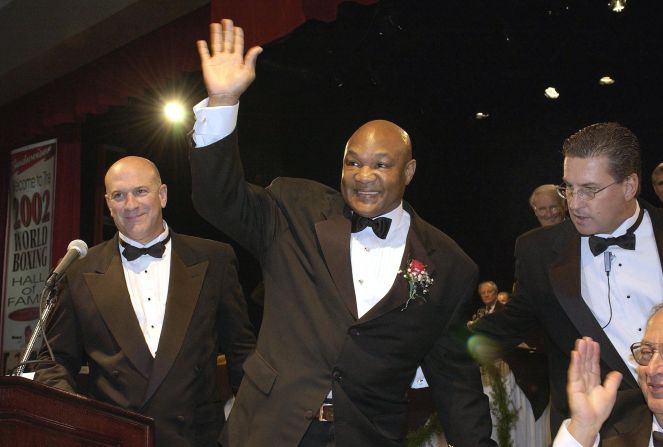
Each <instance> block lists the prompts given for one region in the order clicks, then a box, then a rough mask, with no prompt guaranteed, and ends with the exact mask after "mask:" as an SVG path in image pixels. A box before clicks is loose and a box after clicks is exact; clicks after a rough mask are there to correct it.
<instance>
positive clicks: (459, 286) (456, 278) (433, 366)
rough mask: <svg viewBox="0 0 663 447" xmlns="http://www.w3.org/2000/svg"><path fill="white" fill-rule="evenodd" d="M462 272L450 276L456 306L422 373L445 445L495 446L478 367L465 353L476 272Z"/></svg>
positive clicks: (451, 292) (450, 294)
mask: <svg viewBox="0 0 663 447" xmlns="http://www.w3.org/2000/svg"><path fill="white" fill-rule="evenodd" d="M459 270H460V269H459ZM465 270H466V271H465V272H460V271H456V272H454V273H453V275H451V276H452V277H453V281H449V283H453V285H451V286H450V287H451V290H450V292H449V296H450V297H451V296H454V297H455V299H456V300H457V303H456V306H455V309H454V312H453V315H452V316H451V318H450V319H449V323H448V327H446V328H445V329H444V330H443V331H442V335H441V336H440V337H439V338H438V340H437V341H436V342H435V345H434V346H433V349H432V350H431V351H430V352H429V353H428V355H427V356H426V357H425V358H424V362H423V364H422V370H423V371H424V375H425V376H426V380H427V381H428V383H429V385H430V386H431V390H432V393H433V399H434V401H435V406H436V408H437V410H438V416H439V418H440V422H441V424H442V427H443V429H444V433H445V436H446V437H447V440H448V442H449V443H450V444H452V445H455V446H495V442H494V441H493V440H492V439H491V438H490V435H491V432H492V422H491V418H490V410H489V406H488V398H487V396H486V395H485V394H484V393H483V386H482V384H481V375H480V372H479V367H478V365H477V364H476V362H475V361H474V360H473V359H472V358H471V357H470V355H469V353H468V350H467V343H468V336H469V331H468V330H467V327H466V325H465V323H466V321H467V318H468V315H469V314H470V313H471V306H472V298H473V296H474V290H475V285H476V283H477V270H476V268H473V269H471V270H467V269H465Z"/></svg>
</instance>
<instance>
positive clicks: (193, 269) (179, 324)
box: [144, 234, 209, 402]
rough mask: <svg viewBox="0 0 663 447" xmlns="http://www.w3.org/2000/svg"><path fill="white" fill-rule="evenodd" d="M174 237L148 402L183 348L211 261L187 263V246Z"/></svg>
mask: <svg viewBox="0 0 663 447" xmlns="http://www.w3.org/2000/svg"><path fill="white" fill-rule="evenodd" d="M172 241H173V242H172V243H173V245H172V249H171V260H170V281H169V284H168V299H167V300H166V313H165V316H164V322H163V328H162V329H161V336H160V337H159V347H158V348H157V354H156V357H155V359H154V367H153V369H152V374H151V375H150V379H149V383H148V385H147V391H146V393H145V398H144V402H147V401H148V400H149V399H150V398H151V397H152V395H153V394H154V392H155V391H156V390H157V388H158V387H159V385H160V384H161V382H163V379H164V378H165V377H166V375H167V374H168V371H170V369H171V367H172V366H173V363H174V362H175V358H176V357H177V354H178V353H179V352H180V350H181V348H182V344H183V342H184V338H185V336H186V333H187V329H188V328H189V324H190V323H191V318H192V316H193V311H194V310H195V308H196V303H197V302H198V297H199V295H200V290H201V288H202V285H203V281H204V279H205V274H206V272H207V267H208V264H209V262H208V261H204V262H198V263H195V264H193V265H188V266H187V265H186V263H185V261H184V260H183V259H182V257H180V256H179V255H178V252H179V251H182V250H181V249H183V247H182V245H181V244H182V242H181V240H180V239H179V238H178V237H177V235H175V234H173V239H172Z"/></svg>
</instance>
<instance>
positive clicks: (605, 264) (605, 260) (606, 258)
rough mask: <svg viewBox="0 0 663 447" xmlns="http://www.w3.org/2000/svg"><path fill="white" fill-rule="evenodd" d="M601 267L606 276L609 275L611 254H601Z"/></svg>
mask: <svg viewBox="0 0 663 447" xmlns="http://www.w3.org/2000/svg"><path fill="white" fill-rule="evenodd" d="M603 267H604V268H605V273H606V275H609V274H610V270H611V269H612V253H611V252H609V251H605V252H603Z"/></svg>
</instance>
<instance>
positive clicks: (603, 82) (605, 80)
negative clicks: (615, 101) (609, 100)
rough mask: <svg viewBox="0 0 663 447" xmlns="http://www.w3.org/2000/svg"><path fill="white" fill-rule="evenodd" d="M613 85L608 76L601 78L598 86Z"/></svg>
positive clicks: (612, 80)
mask: <svg viewBox="0 0 663 447" xmlns="http://www.w3.org/2000/svg"><path fill="white" fill-rule="evenodd" d="M614 83H615V80H614V79H612V78H611V77H610V76H603V77H602V78H601V79H599V84H601V85H612V84H614Z"/></svg>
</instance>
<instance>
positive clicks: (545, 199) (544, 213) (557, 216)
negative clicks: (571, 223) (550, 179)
mask: <svg viewBox="0 0 663 447" xmlns="http://www.w3.org/2000/svg"><path fill="white" fill-rule="evenodd" d="M529 206H531V207H532V211H534V215H535V216H536V218H537V220H538V221H539V224H540V225H541V226H542V227H547V226H548V225H555V224H558V223H560V222H561V221H563V220H564V218H565V217H566V205H565V203H564V200H563V199H562V198H561V197H560V196H559V194H557V186H556V185H541V186H538V187H537V188H535V189H534V191H532V195H530V196H529Z"/></svg>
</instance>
